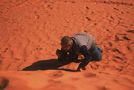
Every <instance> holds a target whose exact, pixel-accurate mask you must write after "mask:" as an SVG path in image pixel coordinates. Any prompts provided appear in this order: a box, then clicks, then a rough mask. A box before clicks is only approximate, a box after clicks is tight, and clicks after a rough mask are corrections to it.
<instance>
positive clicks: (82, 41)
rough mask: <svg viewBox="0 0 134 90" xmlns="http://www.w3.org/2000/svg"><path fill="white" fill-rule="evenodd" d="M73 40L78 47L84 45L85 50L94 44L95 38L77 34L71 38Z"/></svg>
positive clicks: (81, 33)
mask: <svg viewBox="0 0 134 90" xmlns="http://www.w3.org/2000/svg"><path fill="white" fill-rule="evenodd" d="M73 38H75V39H76V41H77V43H78V45H79V47H81V46H83V45H85V46H86V47H87V49H90V48H91V47H92V46H93V45H95V44H96V42H95V38H94V37H93V36H92V35H90V34H87V33H85V32H80V33H77V34H75V35H74V36H73Z"/></svg>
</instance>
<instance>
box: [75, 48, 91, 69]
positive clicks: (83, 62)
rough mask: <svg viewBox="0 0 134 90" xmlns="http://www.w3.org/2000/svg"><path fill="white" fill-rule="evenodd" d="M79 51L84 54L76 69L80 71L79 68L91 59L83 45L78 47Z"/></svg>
mask: <svg viewBox="0 0 134 90" xmlns="http://www.w3.org/2000/svg"><path fill="white" fill-rule="evenodd" d="M80 52H81V53H82V54H83V55H84V60H83V61H82V62H81V63H80V64H79V66H78V68H77V70H78V71H80V69H81V68H84V67H85V66H86V65H87V64H88V63H89V61H90V60H91V59H92V58H91V55H90V53H89V50H88V49H87V47H86V46H85V45H83V46H81V47H80Z"/></svg>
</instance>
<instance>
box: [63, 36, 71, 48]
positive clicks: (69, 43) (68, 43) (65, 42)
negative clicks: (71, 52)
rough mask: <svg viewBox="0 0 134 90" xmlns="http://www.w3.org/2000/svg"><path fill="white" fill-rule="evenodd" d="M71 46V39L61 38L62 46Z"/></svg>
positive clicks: (67, 37)
mask: <svg viewBox="0 0 134 90" xmlns="http://www.w3.org/2000/svg"><path fill="white" fill-rule="evenodd" d="M72 44H73V41H72V38H71V37H69V36H64V37H62V39H61V45H62V46H65V45H72Z"/></svg>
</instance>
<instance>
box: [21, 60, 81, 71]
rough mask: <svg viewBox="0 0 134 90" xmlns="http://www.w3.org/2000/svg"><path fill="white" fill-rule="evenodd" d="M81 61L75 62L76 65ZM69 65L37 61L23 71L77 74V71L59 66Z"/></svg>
mask: <svg viewBox="0 0 134 90" xmlns="http://www.w3.org/2000/svg"><path fill="white" fill-rule="evenodd" d="M81 61H82V60H78V61H76V63H79V62H81ZM69 63H71V62H70V61H68V62H61V61H59V60H57V59H49V60H39V61H37V62H35V63H33V64H32V65H30V66H28V67H25V68H24V69H23V71H35V70H64V71H70V72H77V70H71V69H66V68H62V67H61V66H64V65H67V64H69Z"/></svg>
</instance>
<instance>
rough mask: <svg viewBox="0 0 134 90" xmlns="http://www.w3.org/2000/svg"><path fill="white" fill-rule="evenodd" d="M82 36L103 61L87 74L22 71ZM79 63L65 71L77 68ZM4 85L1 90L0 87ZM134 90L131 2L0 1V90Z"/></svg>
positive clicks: (90, 67)
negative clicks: (65, 40) (66, 37)
mask: <svg viewBox="0 0 134 90" xmlns="http://www.w3.org/2000/svg"><path fill="white" fill-rule="evenodd" d="M81 31H86V32H87V33H91V34H92V35H94V36H95V37H96V40H97V44H98V45H99V46H100V47H101V48H103V60H102V61H100V62H91V63H90V64H89V65H88V67H87V70H86V71H82V72H69V71H62V70H60V71H59V70H39V71H30V72H28V71H21V70H22V69H23V68H25V67H27V66H29V65H31V64H32V63H34V62H37V61H40V60H49V59H55V58H56V55H55V51H56V49H57V48H60V42H59V41H60V38H61V37H62V36H64V35H70V36H71V35H73V34H75V33H77V32H81ZM77 66H78V63H71V64H69V65H65V66H63V67H64V68H69V69H73V70H74V69H76V67H77ZM4 86H5V87H4ZM2 87H3V88H5V89H4V90H134V1H133V0H0V89H1V88H2Z"/></svg>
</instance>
